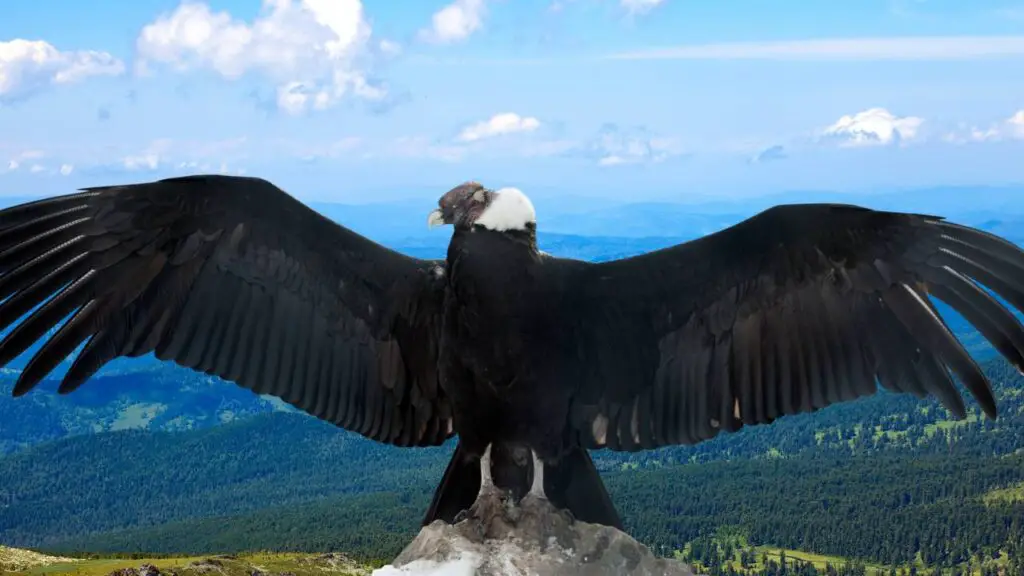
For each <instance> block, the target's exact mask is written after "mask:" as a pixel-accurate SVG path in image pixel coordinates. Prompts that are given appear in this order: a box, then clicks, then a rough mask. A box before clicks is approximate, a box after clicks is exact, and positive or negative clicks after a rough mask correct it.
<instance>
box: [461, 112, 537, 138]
mask: <svg viewBox="0 0 1024 576" xmlns="http://www.w3.org/2000/svg"><path fill="white" fill-rule="evenodd" d="M537 128H540V120H537V119H536V118H534V117H532V116H520V115H519V114H515V113H514V112H502V113H501V114H495V115H494V116H491V117H490V118H488V119H487V120H484V121H482V122H477V123H475V124H470V125H469V126H466V127H465V128H463V129H462V131H461V132H460V133H459V135H458V137H457V139H458V140H460V141H462V142H475V141H477V140H483V139H486V138H494V137H496V136H503V135H506V134H516V133H521V132H533V131H534V130H536V129H537Z"/></svg>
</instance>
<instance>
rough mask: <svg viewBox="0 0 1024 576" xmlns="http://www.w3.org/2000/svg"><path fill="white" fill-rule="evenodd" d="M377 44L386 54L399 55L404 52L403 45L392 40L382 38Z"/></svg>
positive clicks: (382, 52)
mask: <svg viewBox="0 0 1024 576" xmlns="http://www.w3.org/2000/svg"><path fill="white" fill-rule="evenodd" d="M377 46H378V48H379V49H380V51H381V54H384V55H385V56H398V55H399V54H401V53H402V45H401V44H399V43H398V42H394V41H392V40H381V41H380V43H379V44H377Z"/></svg>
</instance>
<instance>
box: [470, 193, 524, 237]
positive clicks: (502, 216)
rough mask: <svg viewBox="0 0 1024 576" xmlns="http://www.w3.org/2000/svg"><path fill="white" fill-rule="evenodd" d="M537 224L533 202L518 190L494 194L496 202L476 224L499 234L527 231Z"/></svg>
mask: <svg viewBox="0 0 1024 576" xmlns="http://www.w3.org/2000/svg"><path fill="white" fill-rule="evenodd" d="M536 223H537V212H536V210H534V208H533V202H530V199H529V198H527V197H526V194H523V192H522V190H520V189H518V188H502V189H501V190H498V191H497V192H495V194H494V200H491V205H490V206H488V207H487V208H486V209H485V210H484V213H483V214H481V215H480V217H479V218H477V219H476V224H479V225H481V226H483V227H484V228H487V229H490V230H494V231H497V232H504V231H506V230H526V225H527V224H536Z"/></svg>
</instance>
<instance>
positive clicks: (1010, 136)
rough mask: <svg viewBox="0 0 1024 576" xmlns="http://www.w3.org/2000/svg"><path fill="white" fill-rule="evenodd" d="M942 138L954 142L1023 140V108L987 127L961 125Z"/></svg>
mask: <svg viewBox="0 0 1024 576" xmlns="http://www.w3.org/2000/svg"><path fill="white" fill-rule="evenodd" d="M944 139H945V140H946V141H947V142H951V143H954V144H963V143H967V142H999V141H1004V140H1024V110H1018V111H1017V112H1016V113H1015V114H1014V115H1012V116H1010V117H1009V118H1006V119H1004V120H1002V121H1000V122H997V123H995V124H993V125H992V126H989V127H988V128H984V129H982V128H978V127H976V126H970V127H965V126H961V128H960V129H959V130H956V131H953V132H951V133H949V134H947V135H946V136H945V138H944Z"/></svg>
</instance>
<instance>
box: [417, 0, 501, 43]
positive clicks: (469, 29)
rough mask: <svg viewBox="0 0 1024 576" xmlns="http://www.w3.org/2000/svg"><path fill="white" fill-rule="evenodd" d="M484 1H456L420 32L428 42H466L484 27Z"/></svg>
mask: <svg viewBox="0 0 1024 576" xmlns="http://www.w3.org/2000/svg"><path fill="white" fill-rule="evenodd" d="M485 11H486V6H485V5H484V0H455V1H454V2H452V3H451V4H448V5H447V6H445V7H444V8H441V9H440V10H438V11H437V12H435V13H434V15H433V17H431V26H430V28H428V29H425V30H421V31H420V37H421V38H423V39H424V40H427V41H428V42H435V43H438V44H448V43H451V42H458V41H460V40H465V39H466V38H468V37H469V36H470V35H471V34H473V33H474V32H476V31H477V30H479V29H480V28H481V27H483V17H484V12H485Z"/></svg>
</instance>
